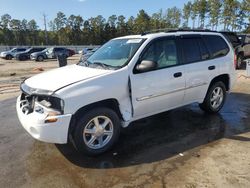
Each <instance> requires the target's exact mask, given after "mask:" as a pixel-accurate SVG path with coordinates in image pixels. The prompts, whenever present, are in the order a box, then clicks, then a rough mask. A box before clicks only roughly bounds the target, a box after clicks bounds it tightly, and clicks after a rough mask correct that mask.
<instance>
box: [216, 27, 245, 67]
mask: <svg viewBox="0 0 250 188" xmlns="http://www.w3.org/2000/svg"><path fill="white" fill-rule="evenodd" d="M220 33H221V34H223V35H224V36H225V37H226V38H227V39H228V41H229V42H230V43H231V44H232V46H233V48H234V50H235V54H236V57H237V63H236V68H237V69H241V68H242V63H243V60H244V57H245V55H244V49H243V48H242V42H241V40H240V39H239V38H238V36H237V34H236V33H234V32H228V31H223V32H220Z"/></svg>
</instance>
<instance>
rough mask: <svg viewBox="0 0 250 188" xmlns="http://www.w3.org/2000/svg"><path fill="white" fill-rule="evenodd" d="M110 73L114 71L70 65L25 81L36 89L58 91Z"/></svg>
mask: <svg viewBox="0 0 250 188" xmlns="http://www.w3.org/2000/svg"><path fill="white" fill-rule="evenodd" d="M108 72H112V70H104V69H95V68H88V67H83V66H79V65H70V66H66V67H62V68H58V69H54V70H51V71H47V72H44V73H41V74H38V75H36V76H33V77H31V78H29V79H27V80H25V84H26V85H27V86H28V87H31V88H35V89H41V90H48V91H56V90H58V89H61V88H63V87H65V86H68V85H71V84H73V83H76V82H79V81H83V80H87V79H90V78H94V77H97V76H100V75H103V74H105V73H108Z"/></svg>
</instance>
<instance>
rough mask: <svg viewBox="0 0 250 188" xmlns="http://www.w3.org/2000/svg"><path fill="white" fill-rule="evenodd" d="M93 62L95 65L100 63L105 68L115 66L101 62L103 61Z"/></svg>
mask: <svg viewBox="0 0 250 188" xmlns="http://www.w3.org/2000/svg"><path fill="white" fill-rule="evenodd" d="M91 64H95V65H99V66H101V67H103V68H105V69H114V68H115V67H113V66H111V65H107V64H105V63H101V62H93V63H91Z"/></svg>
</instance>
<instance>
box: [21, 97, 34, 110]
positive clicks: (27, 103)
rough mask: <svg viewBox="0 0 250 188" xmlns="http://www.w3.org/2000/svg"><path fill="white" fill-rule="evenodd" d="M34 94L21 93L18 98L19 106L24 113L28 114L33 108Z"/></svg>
mask: <svg viewBox="0 0 250 188" xmlns="http://www.w3.org/2000/svg"><path fill="white" fill-rule="evenodd" d="M34 103H35V96H32V95H28V94H26V93H22V95H21V100H20V108H21V110H22V112H23V113H24V114H26V115H28V114H30V113H32V112H33V110H34Z"/></svg>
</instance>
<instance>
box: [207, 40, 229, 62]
mask: <svg viewBox="0 0 250 188" xmlns="http://www.w3.org/2000/svg"><path fill="white" fill-rule="evenodd" d="M203 38H204V41H205V43H206V46H207V47H208V50H209V51H210V53H211V56H212V57H211V58H218V57H222V56H225V55H227V53H228V52H229V47H228V45H227V43H226V42H225V40H224V39H223V38H222V37H220V36H217V35H203Z"/></svg>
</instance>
